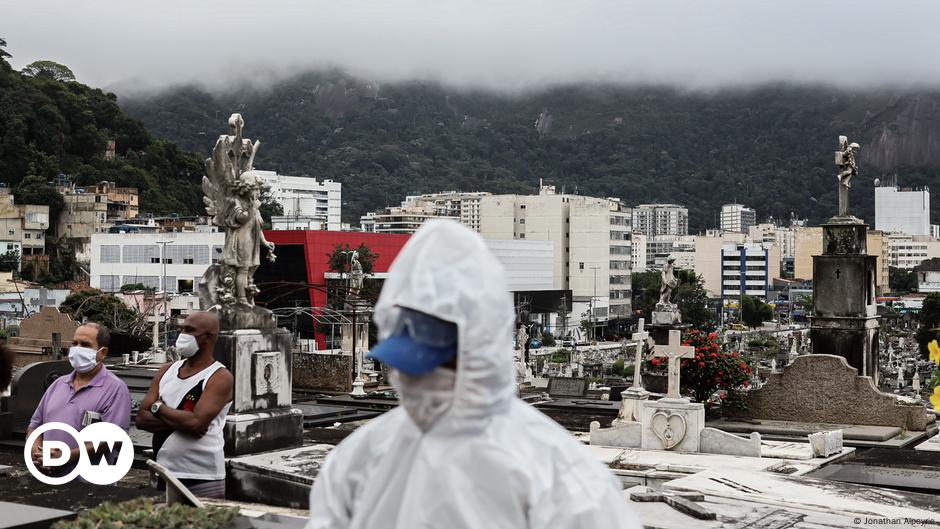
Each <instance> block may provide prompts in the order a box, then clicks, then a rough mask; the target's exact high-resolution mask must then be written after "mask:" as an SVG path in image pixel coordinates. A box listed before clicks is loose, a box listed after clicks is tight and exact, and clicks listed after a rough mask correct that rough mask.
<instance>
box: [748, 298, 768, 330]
mask: <svg viewBox="0 0 940 529" xmlns="http://www.w3.org/2000/svg"><path fill="white" fill-rule="evenodd" d="M772 319H774V309H773V307H771V306H770V305H768V304H767V303H764V302H763V301H761V300H760V298H755V297H753V296H742V299H741V320H742V321H743V322H744V324H745V325H747V326H748V327H750V328H752V329H753V328H755V327H760V326H761V324H763V323H764V322H765V321H770V320H772Z"/></svg>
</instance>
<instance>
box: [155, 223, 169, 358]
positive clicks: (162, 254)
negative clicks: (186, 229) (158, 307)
mask: <svg viewBox="0 0 940 529" xmlns="http://www.w3.org/2000/svg"><path fill="white" fill-rule="evenodd" d="M157 244H159V245H161V246H162V247H163V248H162V250H161V251H160V262H161V263H163V278H162V279H161V281H160V284H161V285H162V287H163V349H164V350H166V349H167V348H168V347H169V340H170V336H169V335H170V326H169V322H170V312H169V310H168V307H167V288H166V245H167V244H173V241H157ZM153 345H154V347H156V345H157V344H156V343H154V344H153Z"/></svg>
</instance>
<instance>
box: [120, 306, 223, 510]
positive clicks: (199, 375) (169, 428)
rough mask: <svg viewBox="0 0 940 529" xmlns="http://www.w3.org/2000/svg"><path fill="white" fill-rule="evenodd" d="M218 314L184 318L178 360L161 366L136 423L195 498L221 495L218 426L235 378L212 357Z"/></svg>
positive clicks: (221, 441) (220, 449)
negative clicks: (151, 433)
mask: <svg viewBox="0 0 940 529" xmlns="http://www.w3.org/2000/svg"><path fill="white" fill-rule="evenodd" d="M218 338H219V317H218V316H217V315H216V314H215V313H212V312H196V313H193V314H190V315H189V316H187V317H186V320H185V321H184V322H183V329H182V333H181V334H180V335H179V338H178V339H177V340H176V350H177V352H179V354H180V358H181V360H179V361H177V362H173V363H170V364H166V365H164V366H163V367H161V368H160V371H159V372H158V373H157V376H155V377H154V379H153V383H152V384H151V385H150V391H148V392H147V396H146V397H144V400H143V401H141V403H140V410H139V411H138V412H137V427H138V428H141V429H144V430H147V431H149V432H153V451H154V455H155V457H156V460H157V462H158V463H160V464H161V465H163V466H164V467H166V468H167V470H169V471H170V472H171V473H173V475H174V476H176V477H177V478H178V479H180V481H182V482H183V484H184V485H186V486H187V487H188V488H189V489H190V490H191V491H192V492H193V494H195V495H196V496H202V497H207V498H224V497H225V457H224V456H223V452H222V450H223V448H224V445H225V442H224V440H223V438H222V427H223V426H224V425H225V416H226V414H227V413H228V409H229V407H230V406H231V404H232V397H233V388H234V385H235V379H234V378H233V377H232V373H231V372H229V370H228V369H226V368H225V366H224V365H222V363H221V362H218V361H216V360H215V358H214V356H213V352H214V351H215V342H216V340H218Z"/></svg>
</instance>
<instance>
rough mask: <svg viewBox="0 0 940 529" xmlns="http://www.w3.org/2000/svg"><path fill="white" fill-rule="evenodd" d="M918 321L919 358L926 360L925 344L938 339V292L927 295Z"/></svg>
mask: <svg viewBox="0 0 940 529" xmlns="http://www.w3.org/2000/svg"><path fill="white" fill-rule="evenodd" d="M919 319H920V328H919V329H917V343H918V344H919V345H920V354H921V356H923V357H924V358H927V357H928V354H929V353H928V350H927V344H928V343H930V342H931V341H933V340H936V339H938V338H940V292H931V293H930V294H927V297H926V298H924V304H923V305H922V306H921V309H920V314H919Z"/></svg>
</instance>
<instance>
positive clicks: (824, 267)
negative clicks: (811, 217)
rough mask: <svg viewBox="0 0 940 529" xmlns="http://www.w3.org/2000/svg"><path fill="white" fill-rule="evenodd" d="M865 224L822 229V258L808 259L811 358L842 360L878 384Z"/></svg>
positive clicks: (839, 223) (839, 221)
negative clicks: (810, 273)
mask: <svg viewBox="0 0 940 529" xmlns="http://www.w3.org/2000/svg"><path fill="white" fill-rule="evenodd" d="M867 233H868V226H866V225H865V224H864V223H862V221H861V220H859V219H856V218H855V217H835V218H833V219H831V220H830V222H829V223H828V224H824V225H823V254H822V255H815V256H813V289H814V294H813V316H812V317H811V327H810V339H811V342H812V347H813V351H812V352H813V354H832V355H839V356H842V357H844V358H845V359H846V360H847V361H848V363H849V365H850V366H852V367H854V368H855V369H857V370H858V374H859V375H862V376H869V377H872V379H873V380H874V381H875V385H877V384H878V382H879V380H878V378H879V373H878V329H879V324H878V315H877V306H876V303H875V277H876V275H877V273H878V269H877V265H876V261H877V257H876V256H874V255H868V244H867Z"/></svg>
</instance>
